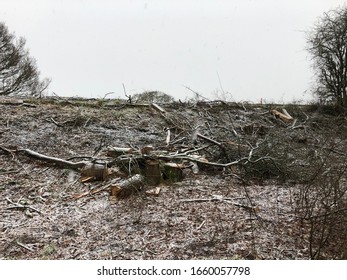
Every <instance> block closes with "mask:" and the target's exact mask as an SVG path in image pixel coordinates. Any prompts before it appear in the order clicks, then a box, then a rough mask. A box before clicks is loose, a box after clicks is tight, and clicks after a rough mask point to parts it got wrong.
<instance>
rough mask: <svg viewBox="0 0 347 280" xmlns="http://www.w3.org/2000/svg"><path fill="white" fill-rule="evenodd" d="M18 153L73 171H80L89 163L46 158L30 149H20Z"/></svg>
mask: <svg viewBox="0 0 347 280" xmlns="http://www.w3.org/2000/svg"><path fill="white" fill-rule="evenodd" d="M16 152H24V153H25V154H27V155H28V156H30V157H33V158H37V159H39V160H44V161H48V162H51V163H54V164H57V165H59V166H63V167H66V168H71V169H80V168H82V167H84V166H85V165H86V164H88V163H89V162H87V161H79V162H71V161H67V160H64V159H61V158H57V157H50V156H46V155H43V154H40V153H38V152H35V151H33V150H30V149H19V150H17V151H16Z"/></svg>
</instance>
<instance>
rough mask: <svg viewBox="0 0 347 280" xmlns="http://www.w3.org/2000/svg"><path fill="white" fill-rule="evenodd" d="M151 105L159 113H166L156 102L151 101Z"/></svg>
mask: <svg viewBox="0 0 347 280" xmlns="http://www.w3.org/2000/svg"><path fill="white" fill-rule="evenodd" d="M151 106H152V107H153V108H154V109H155V110H157V111H158V112H159V113H162V114H165V113H166V111H165V110H164V109H163V108H162V107H160V106H159V105H158V104H155V103H151Z"/></svg>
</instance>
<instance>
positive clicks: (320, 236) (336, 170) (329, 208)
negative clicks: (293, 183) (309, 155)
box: [298, 146, 347, 259]
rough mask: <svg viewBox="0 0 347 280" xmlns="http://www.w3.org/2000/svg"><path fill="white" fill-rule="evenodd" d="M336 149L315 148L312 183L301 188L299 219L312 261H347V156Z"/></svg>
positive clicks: (331, 147) (333, 147)
mask: <svg viewBox="0 0 347 280" xmlns="http://www.w3.org/2000/svg"><path fill="white" fill-rule="evenodd" d="M336 149H337V148H336V147H335V146H328V147H324V146H323V147H321V148H320V149H318V151H317V153H318V154H319V161H318V163H313V162H311V163H312V165H310V167H311V168H310V171H311V172H312V171H313V172H312V173H311V181H310V182H308V183H307V184H304V185H302V187H301V189H300V195H299V199H298V211H299V217H300V218H301V219H302V221H303V225H304V226H305V227H307V228H308V232H309V234H308V237H307V241H308V242H309V249H310V256H311V258H312V259H325V258H334V259H346V258H347V246H346V244H347V176H346V175H347V166H346V163H347V155H343V154H341V153H337V152H336V151H337V150H336ZM313 169H314V170H313Z"/></svg>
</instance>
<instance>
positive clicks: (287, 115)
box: [271, 110, 293, 122]
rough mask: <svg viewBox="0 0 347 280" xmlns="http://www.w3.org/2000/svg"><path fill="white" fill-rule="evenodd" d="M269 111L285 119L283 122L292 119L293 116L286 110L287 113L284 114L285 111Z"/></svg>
mask: <svg viewBox="0 0 347 280" xmlns="http://www.w3.org/2000/svg"><path fill="white" fill-rule="evenodd" d="M285 112H287V111H285ZM271 113H272V114H273V115H274V116H275V117H277V118H280V119H281V120H282V121H285V122H291V121H293V118H292V117H291V116H290V115H289V114H288V112H287V114H285V113H281V112H279V111H277V110H272V111H271Z"/></svg>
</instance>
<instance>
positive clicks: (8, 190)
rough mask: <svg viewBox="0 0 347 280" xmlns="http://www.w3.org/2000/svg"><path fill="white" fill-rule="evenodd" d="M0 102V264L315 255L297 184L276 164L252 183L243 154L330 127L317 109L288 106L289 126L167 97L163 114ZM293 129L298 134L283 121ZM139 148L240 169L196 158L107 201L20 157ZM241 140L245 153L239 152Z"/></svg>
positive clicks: (91, 103)
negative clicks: (277, 133) (278, 137)
mask: <svg viewBox="0 0 347 280" xmlns="http://www.w3.org/2000/svg"><path fill="white" fill-rule="evenodd" d="M0 101H1V102H0V259H91V260H97V259H310V257H311V256H312V248H311V247H312V244H310V228H309V224H308V223H305V222H304V221H303V218H302V215H300V213H299V211H298V201H299V200H300V190H301V184H300V182H299V181H298V180H295V179H288V180H287V179H286V178H282V177H283V176H282V175H283V174H280V172H277V173H276V170H275V169H274V168H273V167H269V170H270V171H271V172H270V171H269V170H262V171H261V172H262V174H261V175H262V176H261V179H257V178H255V177H253V176H249V174H248V173H252V172H253V171H252V169H251V170H249V169H247V168H246V167H247V164H246V163H247V162H246V161H247V160H249V161H248V163H252V162H256V160H255V161H251V160H250V159H251V157H252V156H254V154H255V152H256V149H257V148H258V146H259V147H262V146H261V145H262V143H264V141H265V140H266V139H268V138H269V135H270V134H269V133H270V131H272V130H273V129H281V131H282V130H283V131H289V132H288V133H291V134H290V135H289V136H288V135H282V136H283V139H284V140H283V141H287V140H286V139H288V137H289V138H290V139H291V141H293V143H294V142H295V145H300V147H302V149H305V145H307V142H310V141H311V142H312V143H313V142H314V141H315V139H311V138H310V137H309V136H307V133H306V132H305V128H304V129H302V128H300V127H299V125H302V126H303V127H305V126H306V125H308V124H307V122H308V121H311V122H312V123H315V124H316V127H318V125H317V124H319V128H320V129H321V130H322V131H325V132H326V133H329V132H327V128H329V126H330V122H331V120H330V119H329V118H328V117H327V118H326V119H325V120H322V119H321V118H318V115H317V114H318V113H317V112H315V111H312V112H307V111H306V112H304V111H301V109H300V110H296V111H295V113H294V115H295V116H294V117H295V118H296V120H297V123H296V124H293V123H291V124H290V125H288V124H286V123H284V122H283V121H281V120H280V119H276V118H275V116H274V115H273V114H271V108H269V107H268V106H265V105H258V106H255V105H247V104H244V105H238V104H233V105H230V104H229V105H228V104H224V103H218V102H216V103H210V104H169V105H161V108H163V109H164V110H165V112H161V111H160V110H158V108H155V107H153V106H151V105H148V106H144V105H143V106H142V105H141V106H140V105H136V106H135V105H131V104H126V103H122V102H119V101H113V100H108V101H107V102H106V101H105V102H103V101H102V100H101V101H100V100H41V101H38V100H24V101H22V100H17V99H5V98H4V99H0ZM286 108H287V110H288V111H289V113H293V112H291V111H290V109H291V108H288V107H286ZM312 120H315V121H312ZM293 125H296V126H297V129H290V128H289V127H290V126H292V127H291V128H295V127H294V126H293ZM308 127H312V126H308ZM168 129H169V130H170V131H171V135H170V139H169V140H170V141H169V142H168V138H167V137H168ZM250 129H251V131H250ZM317 129H318V128H317ZM197 131H198V132H199V134H200V135H205V136H206V138H208V139H210V140H211V139H214V140H215V141H216V142H217V143H219V144H220V143H222V144H223V147H227V151H228V152H227V153H226V152H225V149H224V148H223V149H222V148H221V146H219V145H218V144H216V145H214V144H213V142H211V141H209V140H206V139H203V138H201V137H200V138H199V137H198V138H196V137H194V133H195V136H196V134H197ZM341 133H344V132H341ZM240 135H242V137H240ZM244 135H248V136H247V137H248V138H246V136H244ZM270 138H271V137H270ZM240 139H241V140H242V141H241V140H240ZM341 141H344V140H343V139H342V140H341ZM235 142H237V143H238V144H237V145H236V147H235V145H234V143H235ZM228 143H229V144H228ZM206 144H207V145H208V147H206V148H204V145H206ZM146 145H151V146H153V149H154V150H155V151H166V152H167V153H170V154H171V155H173V154H175V153H178V152H182V151H187V150H189V149H193V150H194V149H195V150H197V151H198V153H199V155H200V156H203V157H204V158H205V159H206V161H207V160H208V162H213V163H221V164H225V163H228V162H233V161H235V160H236V161H238V160H240V163H241V162H243V163H244V166H245V167H244V168H240V165H238V164H235V165H233V164H232V165H230V166H227V167H221V166H217V167H214V166H210V165H204V164H202V163H199V162H198V164H195V165H194V166H195V167H197V168H195V169H194V170H193V168H185V169H184V178H183V180H181V181H179V182H166V181H162V182H161V183H160V185H159V188H160V192H159V194H156V195H153V194H149V193H147V192H145V191H142V192H139V193H134V194H133V195H130V196H129V197H127V198H124V199H114V197H111V196H110V190H109V189H108V188H105V189H104V190H103V191H99V192H96V193H90V194H88V195H84V196H80V197H79V195H80V194H83V193H86V192H88V191H90V190H93V189H95V188H96V187H97V188H100V187H101V186H103V185H106V184H107V180H105V181H95V182H94V181H88V180H87V181H85V182H83V180H82V181H81V176H80V172H79V171H78V170H73V169H70V168H67V167H64V166H57V165H55V164H52V163H49V162H47V161H43V160H39V159H37V158H33V157H31V156H29V155H28V154H25V153H23V152H22V149H30V150H32V151H36V152H38V153H41V154H44V155H47V156H51V157H57V158H61V159H70V160H71V161H73V160H75V159H76V158H77V157H78V158H82V157H84V158H86V159H90V158H91V157H92V158H93V159H98V160H99V161H102V160H105V161H107V160H110V158H109V156H107V153H106V152H105V150H107V149H108V148H109V147H131V148H132V149H141V148H142V147H144V146H146ZM227 145H229V146H227ZM245 146H246V148H247V146H248V150H247V149H246V151H241V150H242V149H241V148H242V147H245ZM268 146H269V145H268V144H267V146H266V147H268ZM264 147H265V146H264ZM269 147H270V146H269ZM200 148H201V149H200ZM270 148H271V147H270ZM295 149H296V148H295ZM251 151H252V152H254V153H253V154H252V153H251ZM242 153H244V154H242ZM225 154H228V155H227V156H225ZM223 155H224V156H225V157H224V158H223ZM262 156H264V157H265V156H267V154H263V155H259V158H261V157H262ZM286 157H288V158H291V160H292V163H294V162H295V161H298V160H299V159H297V158H293V155H290V153H289V152H287V153H286ZM73 158H75V159H73ZM259 158H258V159H259ZM305 158H307V155H304V159H305ZM304 159H302V160H304ZM181 162H183V163H184V160H181ZM296 164H297V165H300V164H302V163H296ZM271 168H272V169H274V170H272V169H271ZM258 171H259V168H258V169H257V172H258ZM254 172H256V171H254ZM270 173H271V174H270ZM258 177H259V176H258ZM125 179H126V178H121V179H120V180H125ZM150 188H152V187H151V186H146V189H150Z"/></svg>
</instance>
